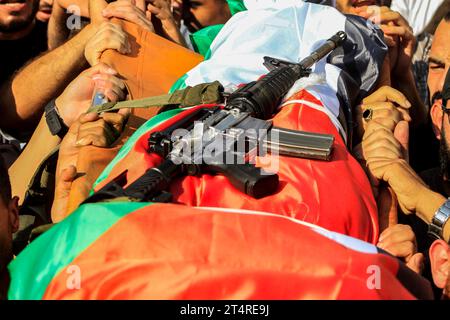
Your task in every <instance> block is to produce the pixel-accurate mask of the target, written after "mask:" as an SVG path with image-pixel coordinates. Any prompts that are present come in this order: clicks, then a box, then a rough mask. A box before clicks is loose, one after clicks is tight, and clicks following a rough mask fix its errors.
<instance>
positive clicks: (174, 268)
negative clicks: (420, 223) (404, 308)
mask: <svg viewBox="0 0 450 320" xmlns="http://www.w3.org/2000/svg"><path fill="white" fill-rule="evenodd" d="M9 270H10V273H11V278H12V282H11V286H10V290H9V299H108V300H109V299H189V300H190V299H194V300H197V299H200V300H203V299H205V300H215V299H233V300H234V299H236V300H241V299H244V300H246V299H257V300H266V299H270V300H272V299H273V300H278V299H287V300H291V299H415V298H422V299H430V298H431V297H432V295H431V290H430V286H429V283H428V282H427V281H425V280H423V279H422V278H420V277H419V276H418V275H417V274H415V273H414V272H413V271H411V270H409V269H408V268H406V267H405V266H404V265H402V264H401V263H400V262H399V261H398V260H397V259H395V258H393V257H391V256H389V255H387V254H384V253H380V252H379V250H378V249H377V248H376V247H374V246H372V245H370V244H368V243H365V242H362V241H360V240H356V239H353V238H349V237H347V236H343V235H340V234H337V233H333V232H329V231H327V230H325V229H322V228H319V227H317V226H313V225H309V224H305V223H302V222H299V221H297V220H294V219H290V218H286V217H282V216H279V215H273V214H267V213H262V212H252V211H245V210H230V209H219V208H192V207H186V206H181V205H173V204H148V203H147V204H143V203H107V204H106V203H103V204H89V205H83V206H81V207H80V208H79V209H78V210H77V211H76V212H75V213H73V214H72V215H71V216H70V217H69V218H67V219H66V220H64V221H63V222H61V223H60V224H58V225H56V226H54V227H53V228H52V229H50V230H49V231H48V232H46V233H45V234H43V235H42V236H40V237H39V238H38V239H36V240H35V241H34V242H33V243H32V244H31V245H30V246H29V247H28V248H27V249H26V250H25V251H24V252H22V253H21V254H20V255H19V256H18V257H17V258H16V259H15V260H14V261H13V262H12V263H11V264H10V266H9Z"/></svg>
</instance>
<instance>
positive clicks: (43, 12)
mask: <svg viewBox="0 0 450 320" xmlns="http://www.w3.org/2000/svg"><path fill="white" fill-rule="evenodd" d="M52 7H53V0H40V2H39V11H38V12H37V13H36V19H38V20H39V21H42V22H48V20H49V19H50V16H51V14H52Z"/></svg>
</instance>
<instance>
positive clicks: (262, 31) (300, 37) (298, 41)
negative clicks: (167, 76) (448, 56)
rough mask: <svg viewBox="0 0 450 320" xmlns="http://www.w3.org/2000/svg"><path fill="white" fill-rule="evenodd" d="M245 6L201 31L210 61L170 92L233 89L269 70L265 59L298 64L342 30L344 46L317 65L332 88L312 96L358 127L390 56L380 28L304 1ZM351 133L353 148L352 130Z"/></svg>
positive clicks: (250, 0) (249, 1)
mask: <svg viewBox="0 0 450 320" xmlns="http://www.w3.org/2000/svg"><path fill="white" fill-rule="evenodd" d="M243 4H244V7H245V9H246V10H245V11H240V12H238V13H236V14H235V15H234V16H233V17H232V18H231V19H230V20H229V21H228V22H227V23H226V24H225V26H223V27H220V28H218V29H217V30H216V31H215V32H211V31H210V30H207V29H205V30H203V31H200V33H201V34H202V35H203V36H202V39H203V40H202V41H203V42H202V43H203V44H202V47H203V48H204V49H203V50H202V53H203V54H204V55H205V60H206V61H204V62H202V63H201V64H199V65H198V66H197V67H195V68H194V69H192V70H191V71H189V72H188V73H187V74H186V75H184V76H183V77H182V78H181V79H180V80H179V81H178V82H177V83H176V84H175V85H174V86H173V87H172V89H171V91H172V92H173V91H174V90H176V89H180V88H184V87H186V86H194V85H197V84H200V83H207V82H213V81H216V80H217V81H219V82H220V83H222V85H224V86H225V87H226V89H227V90H229V91H234V90H235V89H236V87H237V86H238V85H240V84H242V83H249V82H251V81H255V80H257V79H258V78H260V77H261V76H262V75H264V74H266V73H267V72H268V71H267V69H266V68H265V67H264V65H263V62H264V59H263V58H264V56H269V57H274V58H278V59H281V60H286V61H291V62H299V61H301V60H302V59H303V58H305V57H306V56H308V55H309V54H310V53H311V52H312V51H314V49H316V48H317V47H318V46H320V45H321V44H323V42H324V41H326V40H327V39H329V38H330V37H331V36H333V35H335V34H336V32H337V31H345V32H346V33H347V36H348V40H347V41H346V42H345V44H344V46H343V47H342V48H340V49H338V50H335V51H334V52H333V53H332V54H331V55H329V56H328V58H327V59H324V60H322V61H321V62H319V63H317V64H316V65H315V66H314V67H313V72H314V73H316V74H320V75H323V77H324V81H325V83H326V84H327V86H326V87H325V86H323V87H322V89H321V90H320V91H314V92H312V94H313V95H314V96H315V97H316V98H317V99H319V100H320V101H321V102H322V103H323V104H324V105H325V106H326V108H328V110H329V111H330V115H331V116H332V117H333V118H334V120H338V121H339V122H341V124H342V126H343V127H344V128H345V129H346V130H347V128H353V124H352V119H353V108H354V107H355V104H356V103H359V101H361V99H362V98H363V97H366V96H367V94H368V93H370V92H371V91H372V90H373V89H374V86H375V85H376V83H377V81H378V79H379V76H380V71H381V67H382V62H383V61H384V56H385V54H386V53H387V46H386V44H385V43H384V36H383V32H382V31H381V29H379V27H378V26H376V25H375V24H372V23H371V22H368V21H366V20H365V19H363V18H360V17H356V16H345V15H343V14H341V13H340V12H339V11H338V10H336V9H335V8H334V7H331V6H323V5H319V4H315V3H308V2H304V1H299V0H244V1H243ZM330 22H332V23H330ZM207 39H209V40H207ZM368 53H369V54H368ZM334 120H333V121H334ZM347 131H348V132H347V134H348V136H349V137H348V138H349V139H348V141H347V142H348V143H349V144H350V143H351V141H350V140H351V130H347Z"/></svg>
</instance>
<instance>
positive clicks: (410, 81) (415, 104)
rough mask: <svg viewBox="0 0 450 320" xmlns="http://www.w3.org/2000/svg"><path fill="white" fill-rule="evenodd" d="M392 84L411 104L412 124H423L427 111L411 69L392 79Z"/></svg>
mask: <svg viewBox="0 0 450 320" xmlns="http://www.w3.org/2000/svg"><path fill="white" fill-rule="evenodd" d="M392 84H393V85H394V86H395V87H396V89H398V90H399V91H401V92H402V93H403V94H404V95H405V96H406V97H407V98H408V100H409V102H411V104H412V108H411V109H410V113H411V118H412V126H413V127H418V126H420V125H422V124H425V123H426V121H427V118H428V111H427V108H426V106H425V104H424V103H423V101H422V99H421V98H420V95H419V91H418V90H417V87H416V80H415V78H414V74H413V72H412V69H409V70H408V71H407V72H405V74H404V75H402V76H400V77H396V78H395V79H393V81H392Z"/></svg>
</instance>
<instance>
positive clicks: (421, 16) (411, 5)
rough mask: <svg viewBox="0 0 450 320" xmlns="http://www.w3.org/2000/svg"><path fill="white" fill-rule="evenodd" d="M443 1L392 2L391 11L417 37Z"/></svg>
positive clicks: (405, 0) (404, 0)
mask: <svg viewBox="0 0 450 320" xmlns="http://www.w3.org/2000/svg"><path fill="white" fill-rule="evenodd" d="M444 1H445V0H392V4H391V9H392V10H394V11H398V12H400V14H401V15H402V16H403V17H404V18H405V19H406V20H407V21H408V22H409V24H410V26H411V27H412V28H413V29H414V34H415V35H419V34H420V33H422V31H424V29H425V28H426V26H427V25H428V24H429V23H430V22H431V20H432V19H433V17H434V15H435V13H436V11H437V9H438V8H439V6H440V5H441V4H442V3H443V2H444Z"/></svg>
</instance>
